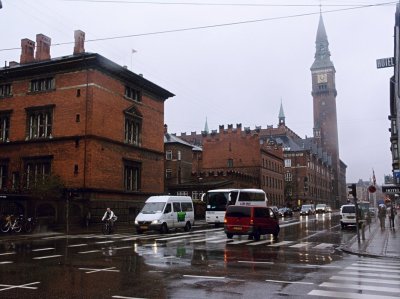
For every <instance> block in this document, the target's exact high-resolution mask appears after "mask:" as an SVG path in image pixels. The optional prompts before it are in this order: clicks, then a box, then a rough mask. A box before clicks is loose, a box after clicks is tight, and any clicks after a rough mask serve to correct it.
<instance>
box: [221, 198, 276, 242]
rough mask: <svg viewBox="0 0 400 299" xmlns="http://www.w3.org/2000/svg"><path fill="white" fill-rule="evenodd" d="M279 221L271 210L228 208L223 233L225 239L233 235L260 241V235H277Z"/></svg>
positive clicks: (242, 207) (253, 207) (264, 208)
mask: <svg viewBox="0 0 400 299" xmlns="http://www.w3.org/2000/svg"><path fill="white" fill-rule="evenodd" d="M279 230H280V227H279V219H278V217H277V215H276V214H275V213H274V212H273V211H272V209H271V208H267V207H258V206H228V208H227V209H226V213H225V219H224V231H225V233H226V236H227V238H229V239H231V238H232V237H233V236H234V235H248V236H249V238H254V240H256V241H258V240H260V237H261V235H265V234H272V235H273V236H274V237H275V238H277V237H278V234H279Z"/></svg>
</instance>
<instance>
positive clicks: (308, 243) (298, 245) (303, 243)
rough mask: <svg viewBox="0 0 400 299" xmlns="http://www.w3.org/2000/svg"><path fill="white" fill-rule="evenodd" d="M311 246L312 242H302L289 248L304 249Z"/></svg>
mask: <svg viewBox="0 0 400 299" xmlns="http://www.w3.org/2000/svg"><path fill="white" fill-rule="evenodd" d="M311 244H312V243H311V242H300V243H298V244H295V245H291V246H289V247H291V248H303V247H307V246H310V245H311Z"/></svg>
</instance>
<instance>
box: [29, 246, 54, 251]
mask: <svg viewBox="0 0 400 299" xmlns="http://www.w3.org/2000/svg"><path fill="white" fill-rule="evenodd" d="M54 249H55V248H52V247H48V248H38V249H32V251H35V252H36V251H47V250H54Z"/></svg>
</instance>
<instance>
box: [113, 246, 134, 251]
mask: <svg viewBox="0 0 400 299" xmlns="http://www.w3.org/2000/svg"><path fill="white" fill-rule="evenodd" d="M130 248H132V246H122V247H114V248H113V249H115V250H119V249H130Z"/></svg>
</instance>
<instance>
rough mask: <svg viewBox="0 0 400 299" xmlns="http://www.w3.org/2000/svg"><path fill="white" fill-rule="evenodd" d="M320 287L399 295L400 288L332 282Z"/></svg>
mask: <svg viewBox="0 0 400 299" xmlns="http://www.w3.org/2000/svg"><path fill="white" fill-rule="evenodd" d="M319 286H320V287H328V288H336V289H339V290H340V289H353V290H361V291H377V292H386V293H399V292H400V288H391V287H390V288H388V287H381V286H375V285H374V286H371V285H359V284H346V283H345V284H343V283H332V282H324V283H322V284H320V285H319Z"/></svg>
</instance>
